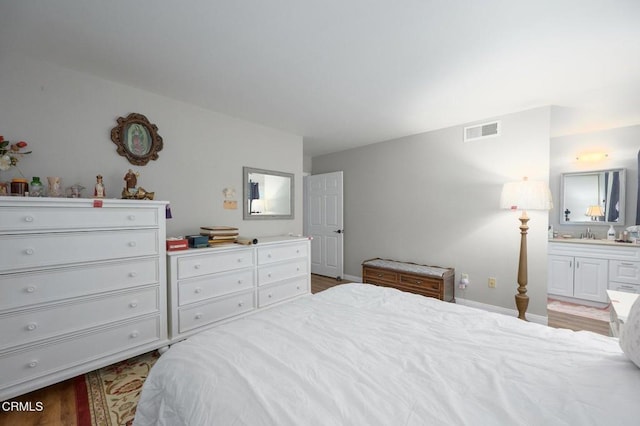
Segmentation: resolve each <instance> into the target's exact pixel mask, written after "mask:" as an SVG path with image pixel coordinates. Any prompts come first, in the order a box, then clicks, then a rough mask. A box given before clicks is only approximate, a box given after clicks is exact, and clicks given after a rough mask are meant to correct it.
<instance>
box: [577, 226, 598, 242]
mask: <svg viewBox="0 0 640 426" xmlns="http://www.w3.org/2000/svg"><path fill="white" fill-rule="evenodd" d="M580 238H583V239H584V238H586V239H589V240H595V239H596V235H595V234H594V233H593V232H591V228H589V227H587V232H585V233H584V234H580Z"/></svg>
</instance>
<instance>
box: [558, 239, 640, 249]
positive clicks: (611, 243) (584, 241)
mask: <svg viewBox="0 0 640 426" xmlns="http://www.w3.org/2000/svg"><path fill="white" fill-rule="evenodd" d="M549 242H554V243H578V244H599V245H605V246H632V247H633V246H640V244H634V243H631V242H629V243H623V242H618V241H614V240H594V239H587V238H550V239H549Z"/></svg>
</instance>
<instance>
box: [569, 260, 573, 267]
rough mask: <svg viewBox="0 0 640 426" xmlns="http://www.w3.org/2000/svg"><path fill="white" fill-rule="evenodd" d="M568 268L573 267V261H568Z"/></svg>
mask: <svg viewBox="0 0 640 426" xmlns="http://www.w3.org/2000/svg"><path fill="white" fill-rule="evenodd" d="M569 268H573V261H571V260H570V261H569Z"/></svg>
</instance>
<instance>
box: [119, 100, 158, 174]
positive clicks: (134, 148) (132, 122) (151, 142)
mask: <svg viewBox="0 0 640 426" xmlns="http://www.w3.org/2000/svg"><path fill="white" fill-rule="evenodd" d="M117 122H118V125H117V126H116V127H114V128H113V129H111V140H112V141H113V143H115V144H116V146H117V147H118V154H120V155H122V156H123V157H126V158H127V160H129V162H130V163H131V164H135V165H136V166H144V165H145V164H147V163H148V162H149V160H157V159H158V151H160V150H162V145H163V142H162V137H161V136H160V135H158V127H157V126H156V125H155V124H151V123H150V122H149V120H147V117H145V116H144V115H142V114H138V113H131V114H129V115H128V116H127V117H126V118H125V117H118V120H117Z"/></svg>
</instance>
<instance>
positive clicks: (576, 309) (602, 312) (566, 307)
mask: <svg viewBox="0 0 640 426" xmlns="http://www.w3.org/2000/svg"><path fill="white" fill-rule="evenodd" d="M547 310H552V311H557V312H562V313H565V314H569V315H575V316H578V317H586V318H591V319H594V320H598V321H606V322H609V318H610V314H609V307H608V306H606V307H604V308H596V307H594V306H586V305H579V304H576V303H569V302H564V301H560V300H556V299H551V298H549V299H548V300H547Z"/></svg>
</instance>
